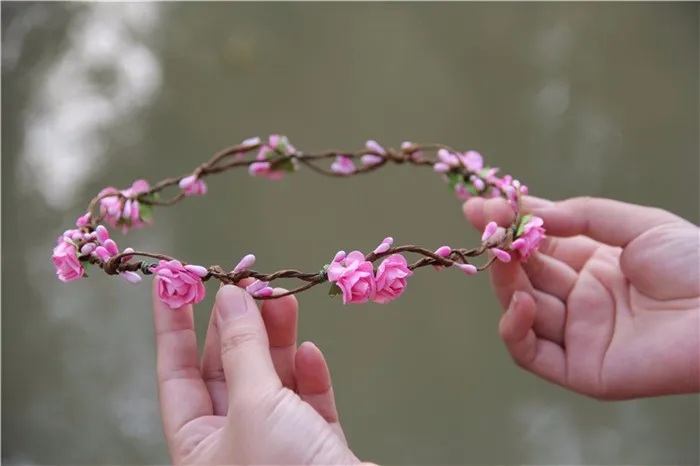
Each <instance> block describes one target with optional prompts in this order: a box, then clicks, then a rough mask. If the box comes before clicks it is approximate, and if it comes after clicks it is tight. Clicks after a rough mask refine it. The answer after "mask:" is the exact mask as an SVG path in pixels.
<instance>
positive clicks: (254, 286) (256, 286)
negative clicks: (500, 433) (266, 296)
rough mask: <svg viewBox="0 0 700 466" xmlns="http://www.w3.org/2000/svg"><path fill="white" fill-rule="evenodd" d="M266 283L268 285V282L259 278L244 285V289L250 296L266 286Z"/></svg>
mask: <svg viewBox="0 0 700 466" xmlns="http://www.w3.org/2000/svg"><path fill="white" fill-rule="evenodd" d="M267 285H269V283H268V282H263V281H261V280H255V281H254V282H253V283H251V284H250V285H248V286H246V287H245V290H246V291H247V292H248V294H250V295H252V296H256V293H258V292H259V291H260V290H262V289H264V288H267Z"/></svg>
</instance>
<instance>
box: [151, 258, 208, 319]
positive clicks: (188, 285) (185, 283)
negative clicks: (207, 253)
mask: <svg viewBox="0 0 700 466" xmlns="http://www.w3.org/2000/svg"><path fill="white" fill-rule="evenodd" d="M152 270H153V273H154V274H155V275H157V276H158V277H159V279H158V297H159V298H160V299H161V301H163V302H164V303H165V304H167V305H168V306H169V307H170V308H171V309H179V308H181V307H182V306H184V305H186V304H197V303H198V302H200V301H201V300H203V299H204V292H205V290H204V283H202V277H204V276H206V274H207V269H205V268H204V267H201V266H197V265H185V266H183V265H182V263H180V261H177V260H172V261H164V260H161V261H160V262H159V264H158V265H157V266H156V267H154V268H153V269H152Z"/></svg>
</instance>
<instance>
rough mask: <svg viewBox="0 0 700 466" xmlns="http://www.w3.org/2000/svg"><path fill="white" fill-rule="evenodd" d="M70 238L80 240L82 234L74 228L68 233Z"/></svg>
mask: <svg viewBox="0 0 700 466" xmlns="http://www.w3.org/2000/svg"><path fill="white" fill-rule="evenodd" d="M70 239H72V240H73V241H80V240H81V239H83V234H82V233H81V232H80V231H78V230H74V231H72V232H71V234H70Z"/></svg>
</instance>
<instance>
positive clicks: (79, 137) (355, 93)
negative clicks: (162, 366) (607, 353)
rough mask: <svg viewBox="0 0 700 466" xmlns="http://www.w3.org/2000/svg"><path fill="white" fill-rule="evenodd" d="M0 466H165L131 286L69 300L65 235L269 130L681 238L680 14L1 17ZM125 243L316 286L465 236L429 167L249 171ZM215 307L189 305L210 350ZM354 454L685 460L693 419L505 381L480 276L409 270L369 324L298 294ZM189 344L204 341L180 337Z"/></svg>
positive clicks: (311, 146)
mask: <svg viewBox="0 0 700 466" xmlns="http://www.w3.org/2000/svg"><path fill="white" fill-rule="evenodd" d="M2 13H3V15H2V27H3V30H2V78H3V79H2V81H3V82H2V97H3V101H2V112H3V119H2V130H3V136H4V137H3V139H2V163H3V165H2V168H3V170H2V188H3V190H2V207H3V229H2V234H3V259H4V265H5V273H4V274H3V278H2V280H3V282H2V284H3V292H4V293H3V308H2V310H3V326H2V340H3V346H2V349H3V352H2V353H3V359H2V363H3V373H2V376H3V382H4V383H3V387H2V388H3V390H2V402H3V418H2V433H3V436H2V441H3V447H4V448H3V454H2V455H3V461H5V462H7V463H8V464H157V463H167V462H168V460H169V459H168V457H167V454H166V450H165V447H164V442H163V439H162V434H161V430H160V424H159V419H158V408H157V398H156V386H155V359H154V342H153V335H152V321H151V313H150V301H149V299H150V297H149V292H150V290H149V282H148V281H147V282H144V283H143V284H142V285H141V286H137V287H133V286H131V285H129V284H127V283H125V282H124V281H122V280H118V279H113V278H112V279H110V278H108V277H106V276H103V275H99V274H96V275H95V276H94V277H91V278H90V279H89V280H84V281H80V282H78V283H73V284H70V285H64V284H62V283H60V282H59V281H58V280H56V278H55V276H54V272H53V269H52V267H51V264H50V261H49V255H50V251H51V248H52V247H53V245H54V242H55V240H56V237H57V235H59V234H60V233H61V232H62V231H63V230H64V229H66V228H68V227H69V226H70V225H71V224H72V222H73V221H74V219H75V218H76V217H77V216H78V215H80V214H81V213H82V212H83V211H84V210H83V209H84V208H85V206H86V205H87V202H88V201H89V200H90V199H91V198H92V197H93V196H94V195H95V193H96V192H97V191H98V190H99V189H101V188H102V187H104V186H107V185H113V186H118V187H122V188H123V187H127V186H128V185H129V184H130V183H131V182H132V181H133V179H135V178H137V177H145V178H146V179H148V180H151V181H157V180H160V179H162V178H165V177H168V176H172V175H177V174H181V173H185V172H187V171H188V170H190V169H191V168H192V167H194V166H196V165H197V164H198V163H200V162H201V161H202V160H204V159H205V158H207V157H209V156H210V155H211V154H212V153H213V152H214V151H216V150H218V149H219V148H221V147H224V146H226V145H229V144H233V143H237V142H239V141H241V140H243V139H245V138H248V137H252V136H265V135H267V134H270V133H282V134H286V135H288V136H289V137H290V139H291V141H292V143H293V144H294V145H295V146H296V147H298V148H299V149H301V150H304V151H312V150H321V149H325V148H331V147H333V148H348V149H355V148H358V147H360V146H362V145H363V144H364V141H366V140H367V139H376V140H378V141H380V142H382V143H384V144H387V145H394V146H397V145H399V144H400V143H401V142H402V141H404V140H413V141H418V142H424V143H429V142H442V143H445V144H449V145H451V146H453V147H457V148H461V149H475V150H479V151H481V152H482V153H483V154H484V155H485V157H486V158H487V161H488V162H489V163H491V164H493V165H496V166H500V167H502V168H503V169H504V170H505V171H506V172H508V173H513V174H516V175H517V176H518V177H519V178H520V179H521V180H523V181H525V182H526V183H527V184H528V185H529V186H530V188H531V190H532V192H533V193H535V194H537V195H540V196H543V197H548V198H556V199H558V198H564V197H568V196H575V195H593V196H607V197H613V198H618V199H622V200H626V201H631V202H637V203H642V204H650V205H655V206H660V207H664V208H667V209H669V210H671V211H673V212H676V213H678V214H679V215H682V216H685V217H686V218H689V219H690V220H692V221H694V222H696V223H697V222H698V203H697V202H698V201H697V199H698V192H697V176H698V127H699V126H700V125H699V121H698V5H697V4H696V3H685V4H598V3H586V4H563V3H562V4H555V3H546V4H535V3H528V4H500V3H499V4H481V3H461V4H455V3H452V4H439V3H434V4H427V3H426V4H415V3H411V4H400V3H381V4H379V3H378V4H367V3H364V4H361V3H357V4H335V3H328V4H318V3H313V4H311V3H309V4H301V3H284V4H271V3H245V4H243V3H92V4H80V3H71V4H68V3H66V4H61V3H35V4H32V3H9V4H8V3H3V5H2ZM210 192H211V195H210V196H208V197H207V198H206V199H202V198H197V199H191V200H189V201H187V202H185V203H183V204H181V205H180V206H179V207H178V208H177V209H161V210H158V211H157V214H156V218H157V221H156V223H155V225H154V226H153V227H152V228H150V229H149V230H147V231H139V232H136V233H134V234H131V235H130V236H129V237H128V238H121V239H119V237H118V238H117V239H118V242H119V244H120V245H121V246H123V247H124V246H127V245H131V246H134V247H136V248H137V249H141V250H152V251H162V252H165V253H169V254H171V255H174V256H176V257H182V258H183V259H185V260H194V261H197V262H200V263H219V264H222V265H224V266H229V267H230V266H233V265H234V264H235V262H236V261H237V259H238V258H239V257H240V256H242V255H243V254H245V253H248V252H250V251H254V252H256V254H257V255H258V257H259V266H260V269H263V270H275V269H277V268H278V267H287V266H289V267H295V268H300V269H302V270H316V269H317V268H318V267H319V265H320V264H323V263H325V262H327V261H328V259H329V258H330V257H332V256H333V254H334V253H335V252H336V250H337V249H339V248H343V249H346V250H352V249H362V250H367V249H370V248H372V247H374V246H375V245H376V243H377V242H378V240H380V239H381V238H383V237H384V236H387V235H391V236H393V237H394V238H395V239H396V241H397V242H399V243H416V244H421V245H426V246H435V247H437V246H439V245H442V244H454V245H459V244H462V245H465V246H467V245H469V244H473V243H474V242H475V241H477V239H478V235H477V233H476V232H473V231H471V230H470V228H469V227H468V225H467V224H466V222H465V221H464V220H463V216H462V214H461V210H460V206H459V203H458V202H457V201H455V200H454V199H453V198H452V197H451V195H450V194H449V193H448V192H447V190H446V188H445V186H444V185H443V184H442V182H440V181H439V179H437V178H436V177H435V176H434V175H432V174H430V173H428V172H427V171H426V172H424V171H421V170H411V169H404V168H403V167H397V168H392V169H387V170H382V171H380V172H377V173H375V174H372V175H370V176H367V177H362V178H361V179H353V180H350V181H347V182H342V181H338V180H330V179H325V178H322V177H320V176H319V175H316V174H314V173H309V172H308V171H304V170H302V171H301V172H299V173H298V174H297V175H295V176H294V177H289V178H287V179H285V180H284V181H282V182H277V183H269V182H266V181H264V180H249V179H248V177H247V175H246V174H245V173H244V172H241V173H231V174H229V175H227V176H223V177H217V178H213V179H211V182H210ZM214 291H215V287H214V286H213V285H210V286H209V296H208V298H207V299H206V302H204V303H202V305H201V306H199V308H198V311H197V325H198V334H199V335H200V337H201V338H202V339H203V336H204V331H205V329H206V323H207V321H208V318H209V312H210V309H211V303H212V297H213V295H214ZM300 303H301V322H300V326H301V327H300V338H301V339H310V340H313V341H314V342H316V343H317V344H318V345H319V347H320V348H321V349H323V350H324V351H325V354H326V356H327V358H328V360H329V363H330V365H331V370H332V374H333V377H334V382H335V390H336V394H337V397H338V404H339V409H340V413H341V420H342V422H343V425H344V428H345V431H346V434H347V436H348V438H349V441H350V444H351V446H352V447H353V449H354V450H355V451H356V452H357V454H358V455H359V456H360V457H361V458H364V459H367V460H371V461H375V462H377V463H379V464H510V463H518V464H526V463H527V464H584V463H585V464H698V463H699V462H700V456H699V454H698V437H699V436H700V432H699V428H698V397H696V396H684V397H673V398H666V399H653V400H641V401H632V402H624V403H601V402H597V401H594V400H589V399H587V398H584V397H582V396H579V395H575V394H572V393H568V392H566V391H564V390H562V389H560V388H558V387H555V386H552V385H550V384H547V383H545V382H543V381H541V380H539V379H537V378H535V377H534V376H531V375H529V374H527V373H525V372H524V371H521V370H520V369H518V368H517V367H516V366H515V365H514V364H513V363H512V362H511V361H510V359H509V357H508V355H507V353H506V351H505V349H504V347H503V345H502V344H501V342H500V340H499V338H498V334H497V322H498V318H499V309H498V307H497V303H496V300H495V298H494V297H493V295H492V293H491V291H490V288H489V283H488V278H487V277H486V276H481V277H475V278H472V279H466V278H465V277H464V276H463V275H462V274H459V273H447V272H446V273H441V274H435V273H428V272H425V273H420V277H418V278H416V279H415V280H413V281H412V282H411V286H410V287H409V288H408V290H407V292H406V294H405V295H404V296H403V297H402V298H401V299H399V300H397V301H396V302H394V303H391V304H389V305H387V306H383V307H380V306H377V305H364V306H359V307H356V308H355V307H343V306H342V304H341V302H340V300H339V299H336V300H330V299H329V298H328V297H327V296H326V294H325V292H324V290H321V289H315V290H314V291H311V292H308V293H305V294H303V295H302V296H301V297H300ZM200 344H201V340H200Z"/></svg>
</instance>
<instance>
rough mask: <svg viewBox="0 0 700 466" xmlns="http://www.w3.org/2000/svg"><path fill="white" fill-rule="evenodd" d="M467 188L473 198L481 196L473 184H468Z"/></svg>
mask: <svg viewBox="0 0 700 466" xmlns="http://www.w3.org/2000/svg"><path fill="white" fill-rule="evenodd" d="M466 186H467V191H469V193H470V194H471V195H472V196H478V195H479V191H477V190H476V188H475V187H474V185H473V184H472V183H467V185H466Z"/></svg>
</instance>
